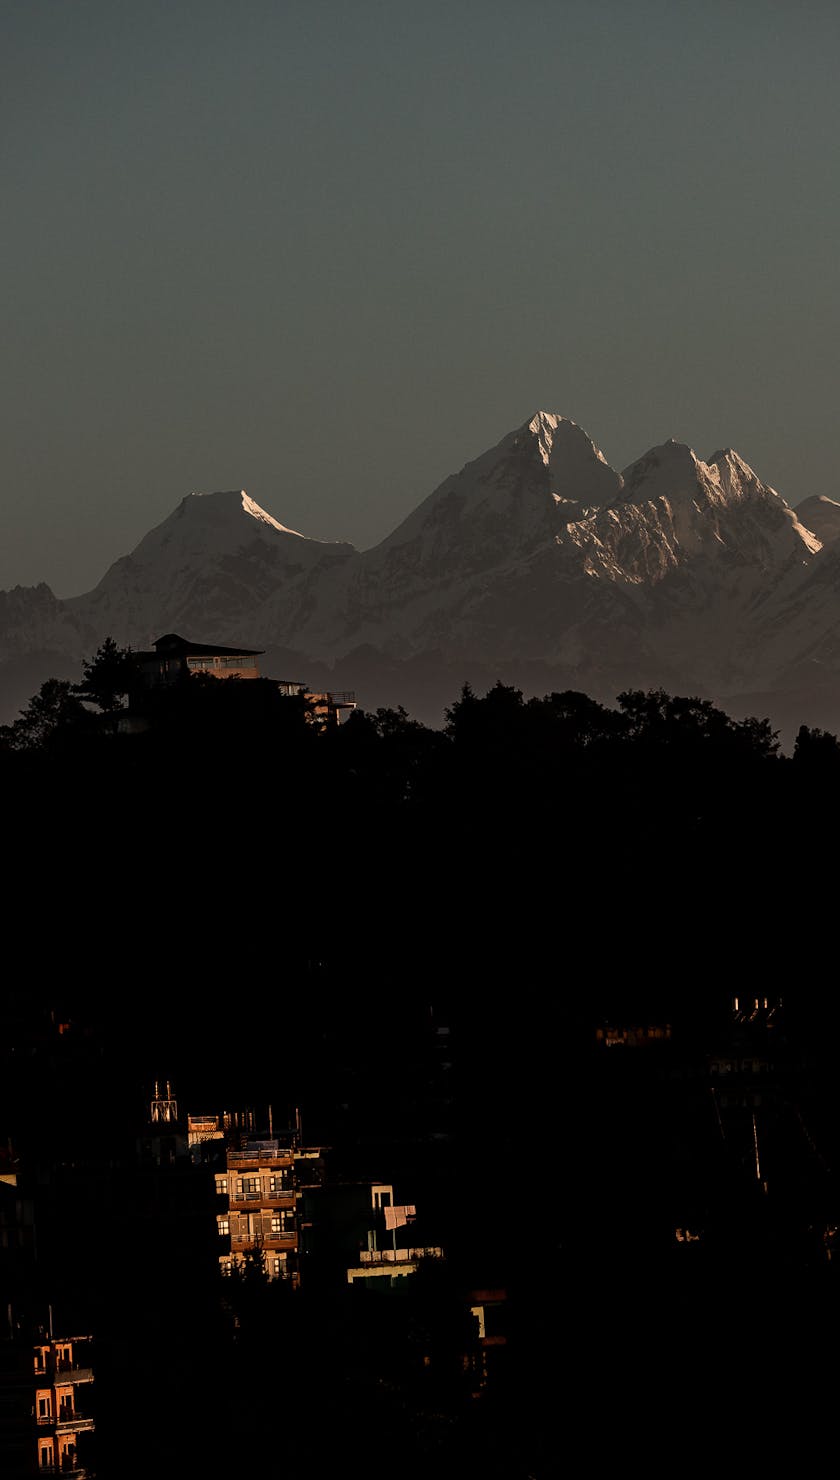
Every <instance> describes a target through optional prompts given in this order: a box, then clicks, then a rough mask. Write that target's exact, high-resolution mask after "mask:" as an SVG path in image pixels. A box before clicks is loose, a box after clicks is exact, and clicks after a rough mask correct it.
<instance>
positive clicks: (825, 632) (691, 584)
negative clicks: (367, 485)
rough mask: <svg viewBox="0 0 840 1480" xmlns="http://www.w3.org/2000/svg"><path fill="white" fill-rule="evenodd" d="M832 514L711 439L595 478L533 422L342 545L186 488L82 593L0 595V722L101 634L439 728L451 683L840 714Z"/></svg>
mask: <svg viewBox="0 0 840 1480" xmlns="http://www.w3.org/2000/svg"><path fill="white" fill-rule="evenodd" d="M838 541H840V503H838V502H835V501H834V500H833V499H831V498H827V497H825V496H820V495H814V496H812V497H810V498H807V499H805V501H804V502H803V503H800V504H799V505H798V506H797V507H796V508H791V507H790V506H789V504H788V503H787V502H786V500H785V499H784V498H783V497H782V495H781V494H780V493H779V492H778V491H777V490H776V489H775V488H773V487H771V486H770V485H769V484H767V483H764V482H763V481H762V480H761V479H760V478H759V477H758V475H757V474H756V473H755V472H753V470H752V469H751V468H750V467H749V466H748V465H747V464H746V463H745V462H744V461H743V459H742V458H740V457H739V456H738V454H737V453H736V452H734V451H732V450H731V449H724V450H722V451H718V452H715V453H713V454H712V456H711V457H709V458H708V459H707V460H706V461H701V460H700V458H698V457H697V456H696V454H695V453H694V452H693V451H692V450H691V448H690V447H688V446H686V445H685V444H683V443H680V442H677V441H674V440H670V441H667V442H664V443H663V444H662V445H660V446H657V447H653V448H651V450H650V451H649V452H647V453H645V454H644V456H643V457H641V458H639V459H638V461H636V462H634V463H632V464H631V465H630V466H629V467H627V468H625V469H624V470H623V472H618V471H616V470H615V469H613V468H611V467H610V465H609V464H608V463H607V461H606V459H605V458H604V456H603V454H602V453H601V452H600V451H599V449H598V448H597V447H596V446H595V444H594V442H593V441H592V440H591V438H590V437H588V436H587V434H586V433H585V432H584V431H583V430H582V428H581V427H579V426H578V425H577V424H576V423H575V422H573V421H571V420H569V419H568V418H566V417H563V416H560V415H558V414H556V413H550V412H546V411H540V412H538V413H537V414H536V415H535V416H533V417H532V418H531V419H530V420H528V421H526V422H525V423H524V424H523V425H521V426H519V427H517V428H516V429H515V430H514V431H512V432H509V433H508V434H507V435H506V436H504V437H503V438H502V439H501V441H500V442H499V443H498V444H497V445H496V446H495V447H493V448H491V449H490V450H489V451H487V452H484V453H482V454H481V456H479V457H477V458H476V459H475V460H474V461H472V462H469V463H467V464H466V466H465V467H463V468H462V469H461V471H460V472H458V473H454V474H452V476H450V477H449V478H447V479H446V480H445V481H444V482H443V483H442V484H441V485H440V487H438V488H437V489H435V490H434V492H433V493H431V494H430V495H429V497H428V498H427V499H425V500H424V502H422V503H421V504H420V505H419V506H418V507H417V508H416V509H415V510H414V512H413V513H412V514H410V515H409V516H408V518H407V519H405V520H404V521H403V522H402V523H401V524H400V525H399V526H398V527H397V528H396V529H395V530H394V531H393V533H391V534H390V535H388V537H387V538H386V539H385V540H383V541H382V542H381V543H380V544H378V545H376V546H375V547H374V548H372V549H369V550H366V551H358V550H356V549H354V547H353V546H352V545H349V544H346V543H338V542H336V543H330V542H326V541H320V540H313V539H309V538H307V537H306V536H304V535H302V534H299V533H297V532H296V531H295V530H292V529H288V528H287V527H286V526H284V525H283V524H282V523H280V522H279V521H278V520H277V519H275V518H273V517H272V516H271V515H270V514H268V513H266V511H265V510H264V509H262V508H260V507H259V505H258V504H256V503H255V502H254V500H253V499H251V498H250V497H249V496H248V494H247V493H245V492H244V491H242V490H235V491H232V492H219V493H206V494H189V495H188V496H187V497H186V498H184V499H183V500H182V501H181V503H180V504H179V505H178V506H177V508H176V509H174V511H173V512H172V513H171V514H170V515H169V517H168V518H167V519H165V520H164V521H163V523H162V524H159V525H158V526H157V527H156V528H155V529H152V530H150V532H149V533H148V534H147V535H146V536H145V537H144V538H143V539H142V540H141V541H140V543H139V544H138V545H137V547H136V548H135V549H134V550H133V551H132V552H131V553H130V554H129V555H125V556H123V557H122V558H121V559H119V560H117V561H116V562H115V563H114V564H113V565H112V566H111V567H110V569H109V570H108V571H106V573H105V574H104V576H103V577H102V579H101V580H100V582H99V584H98V585H97V586H96V587H95V588H94V589H93V590H92V591H88V592H86V593H85V594H83V595H80V596H76V597H72V598H70V599H67V600H58V599H57V598H56V597H55V596H54V595H53V593H52V591H51V590H50V588H49V587H48V586H46V585H45V584H41V585H38V586H36V587H29V588H24V587H20V586H17V587H15V588H14V589H13V590H12V591H7V592H0V695H2V705H1V706H0V707H2V711H3V713H2V718H4V719H6V720H8V719H10V718H12V717H13V716H14V713H15V712H16V711H17V709H18V708H19V706H20V704H21V703H23V702H25V700H26V699H27V698H28V697H29V695H30V694H31V693H32V692H33V689H34V688H37V686H38V683H39V682H41V681H42V679H43V678H44V677H47V676H58V677H60V676H65V675H66V676H71V677H77V676H78V665H79V660H80V659H81V657H82V656H89V655H90V654H91V653H92V652H93V651H95V649H96V648H97V647H98V646H99V644H100V643H101V642H102V641H103V640H104V638H105V637H106V636H112V637H114V638H115V639H116V640H117V642H119V643H120V644H122V645H130V646H132V647H146V646H148V644H149V643H150V641H152V640H153V639H154V638H155V637H158V636H160V635H161V634H163V633H165V632H172V631H174V632H179V633H181V634H182V635H184V636H187V637H189V638H191V639H195V640H198V641H207V642H213V641H219V642H224V643H226V644H235V643H242V644H243V645H246V646H249V647H255V648H259V649H261V650H263V651H264V653H265V657H264V659H263V662H262V665H261V666H262V671H263V672H264V673H266V674H268V675H270V676H273V677H277V678H294V679H300V680H301V681H305V682H307V683H309V684H310V685H311V686H313V687H314V686H316V685H317V686H328V687H329V686H332V687H335V688H339V687H340V688H354V689H356V691H357V695H358V699H359V702H360V703H361V704H362V705H363V707H367V708H374V707H376V706H377V705H379V704H399V703H401V704H404V705H405V707H406V708H407V709H408V710H409V711H410V712H411V713H413V714H415V715H417V717H418V718H422V719H425V720H426V721H427V722H428V723H440V722H441V720H442V715H443V708H444V705H445V704H447V703H451V702H452V700H453V699H454V698H455V697H456V696H457V693H458V690H459V688H460V686H461V684H462V683H463V682H464V681H470V682H472V683H473V684H474V685H481V684H485V685H486V686H489V685H490V684H492V683H493V682H495V681H496V680H497V679H501V680H502V681H504V682H511V683H515V684H516V685H517V686H519V687H521V688H523V689H524V690H525V691H526V692H532V693H546V692H550V691H552V690H559V689H565V688H574V689H580V690H583V691H585V692H587V693H589V694H591V695H592V696H593V697H597V698H600V699H602V700H603V701H605V702H611V701H612V700H613V699H614V697H615V695H616V694H617V693H618V692H620V691H621V690H622V689H625V688H628V687H633V688H640V687H641V688H650V687H662V688H666V689H668V690H669V691H670V692H673V693H683V694H688V693H690V694H701V695H703V696H706V697H712V698H714V699H715V700H716V701H718V702H720V703H721V704H722V705H723V707H725V708H727V709H728V710H729V712H730V713H732V714H738V713H741V712H751V713H759V712H760V713H762V714H770V715H771V716H772V717H774V720H775V719H776V717H778V722H779V724H780V725H781V726H782V727H784V726H785V724H786V723H793V722H794V721H796V722H807V723H811V724H816V723H819V724H822V725H824V726H825V727H828V728H836V727H837V724H838V721H840V702H838V700H837V699H836V698H835V690H840V543H838Z"/></svg>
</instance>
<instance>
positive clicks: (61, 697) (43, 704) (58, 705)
mask: <svg viewBox="0 0 840 1480" xmlns="http://www.w3.org/2000/svg"><path fill="white" fill-rule="evenodd" d="M86 718H87V712H86V710H85V707H84V705H83V704H82V702H81V700H80V699H79V698H78V697H77V694H76V688H75V685H74V684H72V683H70V682H68V680H67V679H63V678H48V679H47V680H46V682H45V683H42V684H41V687H40V689H39V690H38V693H37V694H35V695H34V696H33V697H32V698H31V699H30V701H29V703H28V704H27V706H26V708H25V709H24V710H23V711H22V713H21V715H20V717H19V718H18V719H16V720H15V721H14V723H13V724H11V725H4V726H3V727H2V730H0V745H2V746H4V747H5V748H6V749H8V750H43V749H45V748H46V747H48V746H53V747H54V746H55V745H56V744H57V743H58V742H60V741H61V740H62V739H63V738H66V736H67V735H68V733H69V732H70V731H72V730H73V729H74V728H76V727H78V726H79V725H81V724H84V722H85V720H86Z"/></svg>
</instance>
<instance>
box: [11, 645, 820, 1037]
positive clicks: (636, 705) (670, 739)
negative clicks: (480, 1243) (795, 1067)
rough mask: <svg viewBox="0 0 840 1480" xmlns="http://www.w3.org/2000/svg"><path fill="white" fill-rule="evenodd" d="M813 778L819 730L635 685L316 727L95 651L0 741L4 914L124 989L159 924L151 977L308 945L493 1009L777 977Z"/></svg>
mask: <svg viewBox="0 0 840 1480" xmlns="http://www.w3.org/2000/svg"><path fill="white" fill-rule="evenodd" d="M121 686H122V687H121ZM127 694H130V695H131V703H130V705H126V703H125V696H126V695H127ZM118 698H119V703H118V702H117V699H118ZM138 717H139V718H140V719H141V720H142V722H143V726H144V727H143V728H139V727H135V732H129V733H124V730H125V729H127V728H128V726H126V725H125V721H126V720H127V719H132V718H133V719H137V718H138ZM838 777H840V745H838V741H837V739H836V738H835V737H834V736H833V735H829V734H826V733H824V732H821V731H818V730H809V729H807V728H806V727H804V726H803V727H802V728H801V729H800V732H799V736H798V739H797V743H796V747H795V750H794V753H793V755H792V756H785V755H783V754H781V753H780V750H779V746H778V741H777V736H776V734H775V733H774V731H773V730H772V728H771V726H770V722H769V721H768V720H767V719H762V718H751V719H744V720H733V719H731V718H730V717H729V716H728V715H726V714H725V713H724V712H723V711H722V710H721V709H719V708H718V707H716V706H715V705H714V704H713V703H711V702H710V701H709V700H707V699H701V698H695V697H691V696H675V695H670V694H667V693H665V692H663V691H661V690H654V691H648V692H642V691H628V692H625V693H622V694H620V695H618V697H617V701H616V705H615V707H614V708H609V707H606V706H604V705H602V704H600V703H597V702H596V701H595V700H593V699H592V698H590V697H589V696H588V695H586V694H584V693H579V692H574V691H566V692H563V693H552V694H547V695H545V696H544V697H542V698H527V699H526V698H525V697H524V696H523V694H522V693H521V692H520V691H519V690H518V689H515V688H512V687H509V686H506V685H504V684H502V683H497V684H496V685H495V686H494V687H492V688H491V689H489V690H488V691H487V692H486V693H485V694H483V695H479V694H476V693H474V692H473V690H472V689H471V688H470V687H469V686H468V685H465V686H464V687H463V688H462V690H461V692H460V694H458V695H457V696H456V697H454V698H453V702H452V704H451V706H450V708H449V709H448V711H447V715H446V723H445V726H444V728H442V729H441V730H434V729H430V728H428V727H426V726H425V725H423V724H420V723H419V722H417V721H416V720H413V719H412V718H411V717H410V716H409V715H408V714H407V713H406V712H405V711H404V710H403V709H400V708H397V709H379V710H376V711H375V712H372V713H369V712H366V711H364V710H363V709H359V710H357V711H355V712H354V713H352V714H351V715H350V717H349V718H348V719H347V721H346V722H345V723H344V724H342V725H340V726H334V727H324V726H323V725H320V724H318V723H315V722H313V716H312V713H311V708H310V706H308V705H307V702H306V700H305V699H304V698H303V697H302V696H296V697H293V698H289V697H287V696H285V695H284V694H282V693H280V692H279V690H278V689H277V687H276V685H274V684H273V683H272V682H271V681H270V680H263V679H254V680H247V681H244V680H237V679H228V680H224V681H221V680H219V679H217V678H213V677H202V676H193V677H191V678H189V679H186V680H185V681H184V682H183V683H179V684H175V685H173V686H172V687H171V688H169V689H167V690H160V691H156V692H152V693H148V694H146V696H145V698H143V699H142V701H139V700H138V699H137V696H136V693H135V691H134V689H133V681H132V677H131V661H130V654H127V653H125V652H124V651H122V652H121V651H120V650H118V649H116V648H115V646H114V645H113V644H106V645H104V647H103V648H102V649H100V652H99V654H97V655H95V657H94V658H93V659H91V660H89V661H88V663H86V665H85V670H84V673H83V676H82V679H81V681H80V683H79V684H77V685H72V684H68V683H63V682H61V681H59V680H51V681H50V682H49V683H47V684H45V685H43V687H42V689H41V691H40V692H39V694H37V695H36V696H34V698H33V699H32V700H31V702H30V704H29V706H28V707H27V709H26V710H25V711H24V712H23V714H22V715H21V717H20V719H19V720H18V721H17V722H16V724H15V725H13V726H9V727H6V728H5V729H4V730H3V731H2V732H0V778H2V780H1V781H0V784H2V787H3V799H4V814H5V818H6V824H7V825H6V847H7V854H8V855H9V856H10V857H11V858H13V859H14V861H15V869H14V877H13V880H12V883H11V888H10V908H11V909H12V910H13V911H17V912H18V915H19V918H20V919H21V920H22V921H27V920H28V921H30V922H32V930H33V933H34V937H35V938H38V939H39V940H43V935H44V932H43V928H42V925H43V920H44V918H45V917H46V918H48V919H49V920H50V921H51V922H52V927H53V928H52V929H51V930H50V932H49V934H48V937H47V939H46V942H45V943H44V944H43V947H42V949H43V950H44V952H45V960H47V961H49V960H53V961H54V960H55V959H58V958H60V956H61V954H62V951H63V950H65V949H66V948H67V942H68V941H69V940H71V939H74V938H76V939H78V938H79V936H80V935H81V937H82V939H83V940H84V945H83V946H82V948H81V949H82V958H83V960H84V962H85V963H86V964H91V965H93V966H98V964H99V963H101V962H102V961H103V960H104V959H107V958H108V956H109V954H110V955H111V957H112V958H113V956H114V953H116V956H117V957H118V959H119V960H120V979H121V981H122V982H123V984H124V985H128V986H129V987H130V991H129V995H130V994H131V990H134V988H133V987H131V986H130V984H131V983H133V982H134V981H135V979H136V980H139V981H143V980H152V979H154V976H155V972H156V971H157V969H158V966H159V960H160V952H161V950H162V948H163V943H164V941H165V942H166V953H167V955H166V959H167V962H168V969H170V970H171V971H173V972H174V973H175V974H176V975H177V973H178V972H179V971H183V972H185V973H188V974H189V976H190V977H193V976H195V975H196V974H199V975H200V974H201V972H203V971H206V972H209V973H210V974H211V975H212V976H213V977H214V978H215V977H217V976H218V975H219V974H221V975H222V976H223V977H224V976H225V974H227V975H228V976H230V975H241V974H242V973H243V971H244V974H245V976H246V977H247V976H248V974H249V973H253V972H254V971H256V972H257V974H259V973H260V972H262V971H263V969H264V966H263V963H264V961H265V960H266V959H269V958H271V957H272V956H273V957H274V958H275V959H276V960H277V961H278V962H280V961H282V962H285V963H289V962H290V961H292V960H296V961H299V962H304V963H308V962H312V961H316V962H318V963H321V965H320V966H319V971H322V973H323V976H322V979H323V980H324V981H325V982H326V983H328V986H326V987H325V988H324V990H325V991H327V992H329V993H333V994H335V993H339V992H346V994H347V995H348V997H352V996H353V994H354V992H356V991H357V990H358V983H359V981H360V980H361V979H362V978H363V977H367V979H368V980H370V981H371V982H372V983H375V985H376V989H377V990H380V989H382V990H386V989H387V990H391V989H392V986H393V983H394V981H395V980H396V981H398V982H399V985H400V990H401V991H403V992H406V991H407V992H412V991H415V992H419V993H421V994H423V993H425V992H427V991H428V989H429V983H430V982H433V983H434V990H435V992H436V993H437V995H438V996H439V997H440V996H441V995H443V996H446V997H449V998H455V997H458V998H462V999H464V1000H467V999H469V1000H473V999H476V998H478V997H480V996H481V994H482V993H483V992H484V991H486V990H487V989H488V988H492V990H494V991H496V990H500V991H502V992H506V991H507V990H508V986H509V984H511V983H515V984H516V994H517V1002H518V1003H519V1004H520V1005H521V1004H522V1003H523V1002H526V1001H527V1000H533V1001H535V1002H536V1001H539V1000H547V999H551V1000H554V1001H557V1002H559V1003H561V1004H568V1003H569V1002H571V1001H572V1000H575V1001H577V1002H581V1001H585V1002H587V1003H596V1004H600V1005H603V1004H608V1003H610V1002H612V1001H614V1000H616V999H619V1000H621V1001H624V1002H641V1003H642V1004H644V1005H645V1006H649V1007H651V1009H652V1008H654V1007H656V1006H657V1005H660V1004H662V1003H663V1002H664V1003H665V1004H666V1005H668V1007H669V1010H670V1011H673V1004H674V1003H675V1001H676V1000H677V999H679V1000H680V1001H684V1002H691V1003H694V1002H697V1001H699V1000H703V1001H705V1000H706V999H707V998H708V997H709V995H710V994H711V993H715V994H717V995H718V996H719V995H720V994H722V993H726V992H728V991H729V990H730V988H731V986H732V984H733V983H736V984H737V982H738V981H746V982H748V983H750V982H752V981H754V980H756V979H760V980H764V979H766V978H767V974H768V973H769V974H771V975H772V976H774V977H775V978H776V980H777V984H778V981H779V979H780V980H781V982H787V981H788V980H789V979H795V980H796V981H797V982H799V983H800V985H801V981H802V970H801V966H800V960H801V954H802V949H803V940H804V939H805V935H806V933H807V932H808V931H810V930H812V928H813V926H812V917H813V915H814V913H816V915H817V917H820V916H823V915H824V914H826V913H827V912H828V911H829V910H830V909H831V907H832V901H831V880H830V876H829V874H828V873H827V872H826V871H824V865H823V861H822V860H823V858H824V854H825V846H826V841H827V839H828V838H829V837H830V835H831V833H832V828H833V823H834V821H835V816H834V814H835V811H836V810H837V798H838V795H840V792H838V785H837V782H838ZM803 885H807V899H808V912H809V913H808V922H807V926H806V925H805V924H803V921H802V919H801V918H798V917H797V909H798V903H797V900H798V897H799V896H800V895H801V891H802V886H803ZM257 963H259V964H257ZM307 969H308V967H307ZM818 989H819V990H820V991H823V990H824V989H823V988H822V987H820V988H818ZM97 990H98V988H97ZM808 990H812V988H811V986H810V985H809V987H808ZM813 990H817V988H816V987H815V988H813ZM178 1010H179V1009H178V1006H177V1003H176V1004H175V1005H174V1007H173V1008H172V1011H173V1012H174V1013H175V1014H176V1015H177V1012H178ZM184 1013H185V1014H186V1009H184ZM182 1026H183V1025H182Z"/></svg>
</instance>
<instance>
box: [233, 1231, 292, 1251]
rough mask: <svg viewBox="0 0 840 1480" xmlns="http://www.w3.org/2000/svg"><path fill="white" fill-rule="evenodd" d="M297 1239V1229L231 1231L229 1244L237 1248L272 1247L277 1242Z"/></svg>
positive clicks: (289, 1242)
mask: <svg viewBox="0 0 840 1480" xmlns="http://www.w3.org/2000/svg"><path fill="white" fill-rule="evenodd" d="M296 1240H297V1229H293V1228H287V1229H283V1231H282V1232H281V1233H264V1234H261V1235H259V1236H257V1235H256V1234H253V1233H232V1234H231V1236H230V1241H231V1244H232V1245H233V1246H234V1248H238V1249H257V1248H262V1249H272V1248H274V1247H276V1246H277V1245H278V1244H293V1243H295V1242H296Z"/></svg>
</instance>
